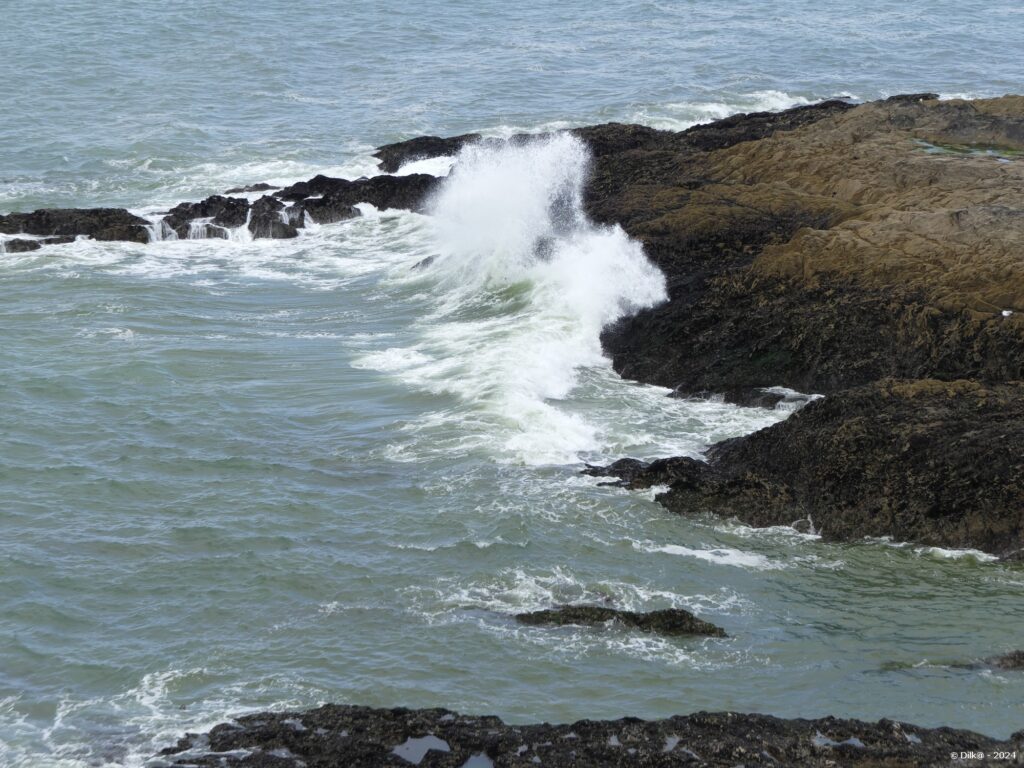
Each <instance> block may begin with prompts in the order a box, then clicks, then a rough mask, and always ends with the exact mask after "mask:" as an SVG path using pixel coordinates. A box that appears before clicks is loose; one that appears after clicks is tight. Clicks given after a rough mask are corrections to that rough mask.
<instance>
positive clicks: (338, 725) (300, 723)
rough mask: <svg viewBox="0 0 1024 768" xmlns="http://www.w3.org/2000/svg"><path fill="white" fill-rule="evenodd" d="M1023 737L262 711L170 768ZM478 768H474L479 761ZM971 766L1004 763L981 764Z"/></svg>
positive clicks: (909, 751) (855, 756)
mask: <svg viewBox="0 0 1024 768" xmlns="http://www.w3.org/2000/svg"><path fill="white" fill-rule="evenodd" d="M1022 749H1024V732H1020V733H1017V734H1014V735H1013V736H1012V737H1011V738H1010V739H1008V740H1005V741H1000V740H997V739H992V738H989V737H987V736H982V735H980V734H977V733H972V732H971V731H959V730H954V729H951V728H935V729H929V728H919V727H917V726H913V725H908V724H905V723H900V722H896V721H893V720H880V721H878V722H877V723H866V722H862V721H859V720H841V719H837V718H833V717H826V718H821V719H818V720H802V719H794V720H783V719H780V718H776V717H768V716H766V715H744V714H735V713H731V712H716V713H708V712H698V713H696V714H693V715H687V716H676V717H670V718H666V719H664V720H638V719H636V718H623V719H621V720H581V721H579V722H576V723H572V724H567V725H548V724H547V723H544V724H539V725H506V724H505V723H504V722H503V721H501V720H500V719H498V718H497V717H470V716H465V715H460V714H458V713H457V712H450V711H448V710H445V709H421V710H411V709H373V708H370V707H357V706H339V705H332V704H328V705H326V706H323V707H320V708H318V709H313V710H309V711H305V712H263V713H259V714H253V715H246V716H245V717H240V718H238V719H237V720H236V721H235V722H232V723H225V724H223V725H218V726H217V727H215V728H214V729H213V730H212V731H210V732H209V734H206V735H203V736H200V735H196V734H189V735H186V736H185V737H184V738H183V739H181V741H179V743H178V744H177V745H176V746H174V747H171V748H169V749H166V750H164V751H163V752H162V753H161V754H162V757H163V760H164V761H165V762H164V764H165V765H181V766H184V765H192V766H202V767H203V768H206V767H209V768H213V767H214V766H217V767H218V768H220V767H222V766H227V767H228V768H231V767H237V768H257V767H259V768H270V766H274V767H275V768H298V767H299V766H308V768H327V766H351V768H359V767H363V768H376V767H377V766H409V765H421V766H424V767H426V766H431V768H464V767H465V766H467V765H468V766H495V768H511V767H513V766H516V767H520V768H534V766H537V765H542V766H547V768H568V767H569V766H677V765H679V766H681V765H688V766H723V767H725V766H736V765H745V766H775V767H776V768H777V767H778V766H782V765H784V766H793V768H801V767H806V768H812V767H813V768H825V767H826V766H838V765H842V766H864V767H865V768H867V766H883V765H885V766H911V765H912V766H948V765H949V764H950V754H956V755H958V756H959V755H960V753H961V752H986V753H989V754H992V753H994V752H996V751H1011V752H1012V751H1015V750H1016V751H1018V752H1019V751H1021V750H1022ZM474 760H475V762H472V761H474ZM970 762H971V764H972V765H1005V761H1004V762H1002V763H1000V762H996V761H995V760H994V758H993V761H992V762H986V760H985V759H980V760H971V761H970Z"/></svg>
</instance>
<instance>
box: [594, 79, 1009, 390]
mask: <svg viewBox="0 0 1024 768" xmlns="http://www.w3.org/2000/svg"><path fill="white" fill-rule="evenodd" d="M800 115H802V116H803V118H802V119H803V120H804V122H803V123H802V124H799V121H796V120H795V118H796V117H797V116H800ZM749 119H750V118H732V119H731V120H732V121H733V122H734V123H739V124H743V123H746V122H747V120H749ZM773 120H774V121H779V122H780V125H779V126H777V127H776V129H775V130H774V132H773V133H771V134H770V135H765V136H764V137H762V138H759V139H758V140H756V141H752V140H749V133H747V134H744V139H745V140H744V141H741V142H739V143H735V144H730V145H727V146H722V144H723V141H724V137H722V136H721V135H720V131H719V128H718V126H719V124H717V123H716V124H712V125H710V126H700V127H697V128H694V129H691V130H690V131H687V132H684V133H682V134H679V135H678V138H677V139H675V140H673V141H669V140H665V139H658V140H657V141H654V140H652V143H651V144H650V145H649V146H648V148H644V149H639V150H634V151H632V152H630V153H625V154H614V155H612V156H609V157H605V158H602V157H600V156H599V157H598V158H597V160H596V161H595V177H594V181H593V182H592V184H591V185H590V186H589V187H588V193H587V201H588V203H587V204H588V208H589V209H590V211H591V213H592V215H593V216H595V217H596V218H598V219H599V220H603V221H618V222H620V223H622V225H623V226H624V228H625V229H626V230H627V231H628V232H629V233H630V234H631V235H633V236H635V237H637V238H639V239H640V240H642V241H643V242H644V244H645V246H646V249H647V252H648V253H649V255H650V256H651V258H652V259H653V260H654V261H655V262H657V263H658V265H659V266H660V267H661V268H662V269H663V271H665V272H666V274H667V275H668V277H669V292H670V297H671V300H670V302H668V303H667V304H664V305H662V306H660V307H657V308H654V309H650V310H645V311H643V312H641V313H639V314H638V315H637V316H635V317H633V318H628V319H625V320H623V321H621V322H620V323H618V324H617V325H616V326H615V327H613V328H610V329H608V330H607V331H606V332H605V334H604V336H603V342H604V344H605V347H606V349H607V350H608V351H609V352H610V353H611V355H612V359H613V361H614V363H615V366H616V369H617V370H619V371H620V372H621V373H622V374H623V375H624V376H627V377H629V378H636V379H640V380H643V381H651V382H654V383H658V384H663V385H665V386H670V387H674V388H678V389H679V390H680V391H682V392H685V393H694V392H703V391H717V392H722V391H726V390H735V389H737V388H742V389H751V388H754V387H759V386H771V385H784V386H789V387H792V388H794V389H798V390H803V391H814V392H832V391H836V390H838V389H841V388H843V387H847V386H852V385H857V384H864V383H867V382H870V381H874V380H876V379H878V378H881V377H884V376H898V377H902V378H923V377H934V378H942V379H955V378H975V377H977V378H984V379H989V380H1005V379H1013V378H1020V377H1021V376H1022V375H1024V369H1022V362H1021V361H1022V360H1024V358H1022V356H1021V355H1020V354H1019V351H1020V349H1021V346H1020V343H1021V337H1022V332H1024V319H1022V318H1021V317H1019V316H1017V315H1015V314H1004V312H1007V311H1009V312H1013V311H1014V309H1015V308H1016V307H1020V306H1021V305H1022V304H1024V279H1022V278H1024V263H1021V262H1020V260H1019V258H1018V257H1017V256H1015V254H1019V252H1020V248H1021V245H1022V238H1024V235H1022V232H1024V204H1022V200H1024V164H1022V163H1020V162H1017V161H1011V162H1005V163H1004V162H1000V161H999V159H998V158H994V157H991V156H988V155H984V154H978V155H971V154H953V153H942V152H935V151H927V150H928V149H929V148H930V147H934V146H937V145H941V144H943V143H945V142H950V141H970V142H971V143H982V144H986V145H987V144H999V145H1001V146H1004V147H1008V148H1011V149H1012V148H1014V147H1016V148H1018V149H1019V148H1021V147H1022V146H1024V140H1022V139H1021V138H1020V137H1021V135H1022V131H1024V128H1022V126H1024V99H1021V98H1020V97H1010V98H1007V99H1000V100H988V101H977V102H957V101H951V102H939V101H931V100H923V101H922V100H918V99H917V97H914V98H907V99H898V100H890V101H886V102H876V103H871V104H865V105H861V106H858V107H855V108H852V109H851V108H849V107H848V106H844V107H837V106H836V107H833V106H828V105H822V106H820V107H818V108H813V109H812V108H801V109H798V110H792V111H790V112H788V113H781V114H780V115H778V116H776V117H774V118H773V117H772V116H765V117H763V118H759V119H758V120H757V121H756V125H757V126H759V129H758V131H757V132H764V131H765V130H767V127H768V126H770V125H771V123H772V122H773ZM704 134H709V135H710V136H711V138H702V136H703V135H704ZM709 145H710V146H712V147H713V149H712V150H711V151H705V150H704V149H700V147H704V146H709ZM666 147H669V148H666ZM695 147H696V148H695Z"/></svg>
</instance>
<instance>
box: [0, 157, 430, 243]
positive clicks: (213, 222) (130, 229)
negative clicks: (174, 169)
mask: <svg viewBox="0 0 1024 768" xmlns="http://www.w3.org/2000/svg"><path fill="white" fill-rule="evenodd" d="M440 182H441V179H438V178H437V177H434V176H430V175H427V174H422V173H418V174H409V175H408V176H375V177H373V178H370V179H357V180H355V181H350V180H348V179H334V178H331V177H329V176H323V175H318V176H314V177H313V178H312V179H310V180H309V181H302V182H299V183H297V184H293V185H291V186H290V187H287V188H285V189H282V190H279V191H277V192H275V193H274V194H273V195H272V196H270V195H264V196H263V197H261V198H260V199H258V200H256V201H255V202H254V203H251V204H250V202H249V201H248V200H247V199H245V198H243V197H230V196H226V195H212V196H210V197H208V198H206V199H205V200H200V201H199V202H186V203H180V204H178V205H176V206H174V207H173V208H171V209H170V210H169V211H168V212H167V214H166V215H165V216H163V218H162V221H161V223H160V224H161V226H162V227H163V231H164V232H168V231H170V232H174V235H175V236H176V237H177V238H178V239H180V240H186V239H206V238H221V239H227V238H229V237H230V236H231V232H230V231H231V230H233V229H238V228H239V227H243V226H248V229H249V231H250V232H251V233H252V236H253V237H254V238H293V237H298V234H299V230H300V229H302V228H304V227H305V226H306V225H307V223H308V222H309V221H310V220H312V222H313V223H315V224H333V223H335V222H339V221H344V220H345V219H350V218H353V217H355V216H358V215H359V210H358V209H357V208H355V207H354V206H355V205H356V204H357V203H370V204H372V205H374V206H376V207H377V208H381V209H385V208H403V209H408V210H412V211H423V210H425V208H426V206H427V203H428V200H429V198H430V195H431V194H432V193H433V192H434V190H435V189H436V188H437V185H438V184H439V183H440ZM274 189H277V187H273V186H271V185H269V184H254V185H252V186H250V187H239V188H237V189H235V190H230V192H253V191H261V190H274ZM283 201H288V202H289V203H292V205H289V206H287V207H286V205H285V202H283ZM149 227H150V222H149V221H146V220H145V219H143V218H141V217H139V216H136V215H134V214H132V213H129V212H128V211H126V210H124V209H123V208H84V209H78V208H69V209H43V210H38V211H33V212H31V213H11V214H8V215H6V216H0V233H3V234H28V235H37V236H46V237H47V238H48V239H47V240H46V241H35V240H29V239H26V238H20V239H15V240H8V241H7V242H9V243H11V245H10V247H9V248H6V250H7V251H8V252H11V253H14V252H18V251H24V250H35V249H37V248H39V247H41V246H42V245H46V244H56V243H62V242H70V241H71V240H73V239H74V238H75V236H78V235H85V236H88V237H91V238H93V239H94V240H126V241H130V242H136V243H147V242H149V240H150V230H149ZM157 239H163V238H160V237H158V238H157Z"/></svg>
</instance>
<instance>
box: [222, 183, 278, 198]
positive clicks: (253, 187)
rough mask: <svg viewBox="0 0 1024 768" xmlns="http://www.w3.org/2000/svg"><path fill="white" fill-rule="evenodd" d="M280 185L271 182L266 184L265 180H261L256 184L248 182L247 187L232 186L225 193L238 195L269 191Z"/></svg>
mask: <svg viewBox="0 0 1024 768" xmlns="http://www.w3.org/2000/svg"><path fill="white" fill-rule="evenodd" d="M275 189H280V187H275V186H274V185H273V184H267V183H266V182H265V181H261V182H259V183H257V184H250V185H249V186H247V187H234V188H233V189H229V190H227V191H226V192H225V193H224V194H225V195H240V194H244V193H246V192H270V191H272V190H275Z"/></svg>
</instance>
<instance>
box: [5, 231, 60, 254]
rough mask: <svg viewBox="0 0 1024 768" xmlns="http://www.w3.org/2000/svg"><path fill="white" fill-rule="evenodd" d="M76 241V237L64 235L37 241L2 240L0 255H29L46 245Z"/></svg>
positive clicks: (21, 239) (22, 239) (26, 239)
mask: <svg viewBox="0 0 1024 768" xmlns="http://www.w3.org/2000/svg"><path fill="white" fill-rule="evenodd" d="M74 241H75V238H74V237H69V236H64V235H62V236H59V237H43V238H39V239H36V240H29V239H28V238H24V237H15V238H12V239H10V240H0V253H28V252H29V251H38V250H39V249H40V248H42V247H43V246H44V245H62V244H64V243H72V242H74Z"/></svg>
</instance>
